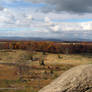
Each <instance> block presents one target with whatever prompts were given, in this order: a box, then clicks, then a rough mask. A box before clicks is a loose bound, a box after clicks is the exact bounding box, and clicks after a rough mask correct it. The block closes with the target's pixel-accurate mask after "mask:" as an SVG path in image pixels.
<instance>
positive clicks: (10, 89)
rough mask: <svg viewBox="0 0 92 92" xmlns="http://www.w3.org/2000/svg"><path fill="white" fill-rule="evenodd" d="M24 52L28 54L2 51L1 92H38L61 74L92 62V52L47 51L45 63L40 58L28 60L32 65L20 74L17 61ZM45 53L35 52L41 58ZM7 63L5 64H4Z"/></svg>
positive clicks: (22, 51) (0, 55) (0, 65)
mask: <svg viewBox="0 0 92 92" xmlns="http://www.w3.org/2000/svg"><path fill="white" fill-rule="evenodd" d="M22 54H25V55H28V51H24V50H1V51H0V62H1V64H0V92H38V90H39V89H41V88H42V87H44V86H46V85H47V84H49V83H50V82H51V81H53V80H54V79H55V78H57V77H58V76H59V75H60V74H62V73H63V72H65V71H67V70H68V69H70V68H72V67H74V66H77V65H81V64H90V63H92V54H88V53H87V54H83V53H81V54H71V55H70V54H67V55H66V54H59V55H58V54H51V53H46V55H45V58H44V63H45V65H44V66H42V65H40V64H39V60H37V61H30V60H28V62H29V64H28V66H29V67H30V69H29V71H28V73H24V74H22V75H20V74H19V73H18V69H17V66H16V65H9V64H7V63H16V62H17V61H18V59H19V58H20V56H21V55H22ZM42 56H43V53H41V52H35V54H34V57H38V58H41V57H42ZM2 63H5V64H2Z"/></svg>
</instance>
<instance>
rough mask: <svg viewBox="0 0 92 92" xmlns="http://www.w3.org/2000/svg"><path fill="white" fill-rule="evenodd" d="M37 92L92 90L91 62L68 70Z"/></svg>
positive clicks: (87, 91) (90, 91) (79, 91)
mask: <svg viewBox="0 0 92 92" xmlns="http://www.w3.org/2000/svg"><path fill="white" fill-rule="evenodd" d="M39 92H92V64H88V65H80V66H77V67H74V68H72V69H70V70H68V71H67V72H65V73H63V74H62V75H61V76H60V77H59V78H57V79H56V80H54V81H53V82H52V83H51V84H50V85H48V86H46V87H44V88H42V89H41V90H40V91H39Z"/></svg>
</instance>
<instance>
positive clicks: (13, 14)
mask: <svg viewBox="0 0 92 92" xmlns="http://www.w3.org/2000/svg"><path fill="white" fill-rule="evenodd" d="M0 36H9V37H13V36H14V37H15V36H18V37H42V38H62V37H63V38H64V37H65V38H82V39H92V0H0Z"/></svg>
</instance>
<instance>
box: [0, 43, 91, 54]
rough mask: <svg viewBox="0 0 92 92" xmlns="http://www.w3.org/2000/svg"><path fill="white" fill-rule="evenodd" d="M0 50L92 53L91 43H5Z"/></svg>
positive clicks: (0, 44)
mask: <svg viewBox="0 0 92 92" xmlns="http://www.w3.org/2000/svg"><path fill="white" fill-rule="evenodd" d="M0 49H23V50H33V51H41V52H49V53H66V54H71V53H84V52H86V53H92V43H91V42H72V43H65V42H49V41H9V42H8V41H7V42H1V43H0Z"/></svg>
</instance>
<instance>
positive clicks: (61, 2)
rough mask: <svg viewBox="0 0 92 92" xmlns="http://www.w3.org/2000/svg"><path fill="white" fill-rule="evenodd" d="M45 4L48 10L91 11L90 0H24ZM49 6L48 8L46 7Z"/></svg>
mask: <svg viewBox="0 0 92 92" xmlns="http://www.w3.org/2000/svg"><path fill="white" fill-rule="evenodd" d="M25 1H30V2H33V3H45V4H47V10H48V11H59V12H61V11H67V12H75V13H87V12H92V0H25ZM48 6H49V8H48Z"/></svg>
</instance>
